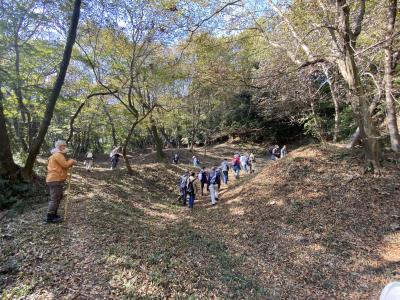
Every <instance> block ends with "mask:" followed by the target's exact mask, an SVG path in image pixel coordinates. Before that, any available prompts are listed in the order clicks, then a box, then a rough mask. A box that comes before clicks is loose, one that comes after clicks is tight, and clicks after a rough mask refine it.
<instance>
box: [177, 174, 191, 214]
mask: <svg viewBox="0 0 400 300" xmlns="http://www.w3.org/2000/svg"><path fill="white" fill-rule="evenodd" d="M188 179H189V170H185V173H184V174H183V175H182V176H181V177H180V178H179V190H180V193H181V195H180V196H179V198H178V202H179V201H180V200H182V205H183V206H185V205H186V200H187V185H188Z"/></svg>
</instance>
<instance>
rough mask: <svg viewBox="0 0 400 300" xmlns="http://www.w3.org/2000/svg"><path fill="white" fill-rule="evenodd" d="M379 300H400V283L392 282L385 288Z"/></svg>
mask: <svg viewBox="0 0 400 300" xmlns="http://www.w3.org/2000/svg"><path fill="white" fill-rule="evenodd" d="M379 300H400V282H399V281H393V282H391V283H389V284H388V285H387V286H385V288H384V289H383V290H382V293H381V296H380V297H379Z"/></svg>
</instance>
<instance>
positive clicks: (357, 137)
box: [346, 93, 381, 149]
mask: <svg viewBox="0 0 400 300" xmlns="http://www.w3.org/2000/svg"><path fill="white" fill-rule="evenodd" d="M380 100H381V94H380V93H379V95H377V96H376V97H374V99H373V101H372V102H371V104H370V105H369V113H370V114H371V116H373V114H374V110H375V109H376V107H377V106H378V103H379V101H380ZM360 139H361V134H360V128H359V127H357V129H356V131H355V132H354V133H353V135H352V136H351V138H350V141H349V143H348V144H347V146H346V147H347V148H348V149H351V148H354V147H355V146H356V145H357V143H358V142H359V141H360Z"/></svg>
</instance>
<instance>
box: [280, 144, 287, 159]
mask: <svg viewBox="0 0 400 300" xmlns="http://www.w3.org/2000/svg"><path fill="white" fill-rule="evenodd" d="M286 155H287V148H286V145H283V147H282V149H281V158H284V157H285V156H286Z"/></svg>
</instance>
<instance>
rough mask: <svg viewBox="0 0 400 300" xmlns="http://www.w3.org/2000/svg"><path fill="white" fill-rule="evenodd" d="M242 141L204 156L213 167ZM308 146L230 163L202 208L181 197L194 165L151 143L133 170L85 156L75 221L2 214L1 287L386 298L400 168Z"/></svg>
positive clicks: (35, 292)
mask: <svg viewBox="0 0 400 300" xmlns="http://www.w3.org/2000/svg"><path fill="white" fill-rule="evenodd" d="M234 150H235V149H233V148H229V147H216V148H215V149H212V151H210V152H209V155H208V156H207V157H204V156H203V155H202V153H198V156H199V157H200V160H201V161H202V162H203V163H206V164H207V165H208V166H212V165H215V164H217V163H219V162H220V161H221V159H222V158H224V157H230V156H231V155H230V154H231V153H232V152H233V151H234ZM307 151H308V150H306V151H303V152H302V151H296V152H295V153H293V155H292V156H291V157H289V159H288V160H287V161H282V162H279V163H271V164H269V162H268V161H267V160H266V159H264V158H262V157H261V155H260V154H258V155H256V157H257V164H258V170H259V172H257V173H256V174H255V175H251V176H250V175H245V176H242V177H241V178H240V180H235V179H234V176H233V173H231V174H230V179H231V180H230V183H229V186H228V187H229V188H226V186H224V185H223V186H222V189H221V197H220V203H219V204H218V205H217V206H215V207H214V206H211V204H210V199H209V196H208V195H205V196H204V197H198V200H197V201H196V203H195V209H194V211H193V212H190V211H189V209H188V208H187V207H182V206H179V205H175V204H174V201H175V199H176V197H177V181H178V178H179V175H180V174H182V173H183V171H184V170H185V169H186V168H190V165H189V164H182V165H178V166H175V165H171V164H159V163H156V162H154V158H153V157H152V155H153V154H149V155H145V156H143V157H142V158H141V162H140V163H136V164H134V166H135V174H134V175H132V176H126V174H125V171H124V170H123V169H119V170H115V171H110V170H109V169H108V168H107V166H108V162H107V163H104V164H100V165H99V164H97V166H96V167H97V168H96V169H95V172H93V173H87V172H85V171H84V170H83V169H80V168H77V169H76V170H75V171H76V172H74V177H73V186H72V198H71V200H72V201H71V205H70V210H69V218H68V220H67V222H65V223H63V224H59V225H51V226H45V225H43V224H41V222H40V220H41V219H42V217H43V216H44V214H45V210H46V207H45V205H42V206H38V207H37V208H36V209H34V210H32V211H30V212H27V213H25V214H23V215H22V216H20V217H18V218H14V219H8V218H7V220H6V221H5V222H2V224H1V227H0V228H1V234H0V236H1V240H0V241H1V244H0V245H1V249H2V256H1V260H0V265H4V262H5V261H7V260H10V259H12V260H14V262H15V266H14V267H15V268H14V270H12V271H10V272H6V273H5V274H4V276H1V278H0V284H1V287H2V288H3V298H4V299H18V298H23V299H188V298H191V299H216V298H219V299H367V298H376V296H377V294H378V292H379V290H380V289H381V288H382V286H384V284H386V283H387V282H388V281H390V280H394V279H396V278H397V277H396V276H398V275H396V274H400V273H398V267H399V265H398V262H399V261H400V257H399V256H398V255H399V254H398V251H397V250H396V249H398V247H400V244H399V240H400V239H399V238H398V235H396V233H395V232H394V233H393V231H392V230H391V227H390V226H391V224H392V223H393V222H394V221H395V220H394V219H393V218H392V217H391V215H390V213H389V211H391V210H393V209H395V210H396V209H397V210H398V209H400V207H398V205H397V206H396V204H395V203H392V202H390V199H391V198H392V199H393V197H400V186H397V185H396V182H398V179H399V178H398V175H396V174H398V172H399V170H398V169H396V167H393V168H392V169H390V168H387V170H386V171H385V172H386V173H385V174H386V175H384V176H383V177H381V178H368V177H362V176H359V175H357V170H358V169H357V168H358V166H357V165H356V164H354V158H353V157H351V158H349V160H348V161H347V160H346V156H344V155H346V154H345V153H344V154H343V156H342V157H341V158H340V160H338V159H337V158H336V157H335V156H331V153H330V152H321V151H320V150H319V149H317V150H312V151H311V150H310V151H308V152H307ZM259 153H261V149H260V152H259ZM335 153H336V152H335ZM168 154H169V155H170V156H171V157H172V154H173V152H172V151H171V153H168ZM191 155H192V154H191V153H189V152H182V155H181V157H182V159H183V161H184V162H187V163H190V158H191ZM343 157H344V158H343ZM396 172H397V173H396ZM396 176H397V177H396ZM337 178H345V181H344V182H343V181H339V180H337ZM374 191H377V192H375V193H374ZM367 195H368V197H367ZM385 195H386V196H385ZM396 251H397V252H396ZM393 274H394V275H393ZM366 283H367V284H366ZM363 284H364V285H363ZM293 295H295V296H293Z"/></svg>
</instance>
